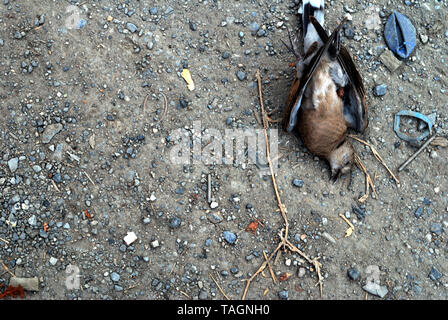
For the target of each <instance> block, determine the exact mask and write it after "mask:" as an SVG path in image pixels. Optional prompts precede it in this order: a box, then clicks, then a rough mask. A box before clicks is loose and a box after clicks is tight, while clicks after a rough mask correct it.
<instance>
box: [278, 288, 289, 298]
mask: <svg viewBox="0 0 448 320" xmlns="http://www.w3.org/2000/svg"><path fill="white" fill-rule="evenodd" d="M288 296H289V292H288V290H283V291H280V292H279V293H278V297H279V298H280V299H282V300H288Z"/></svg>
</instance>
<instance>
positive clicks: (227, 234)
mask: <svg viewBox="0 0 448 320" xmlns="http://www.w3.org/2000/svg"><path fill="white" fill-rule="evenodd" d="M222 234H223V237H224V239H225V240H226V241H227V242H228V243H229V244H234V243H235V241H236V235H235V234H234V233H233V232H230V231H224V232H223V233H222Z"/></svg>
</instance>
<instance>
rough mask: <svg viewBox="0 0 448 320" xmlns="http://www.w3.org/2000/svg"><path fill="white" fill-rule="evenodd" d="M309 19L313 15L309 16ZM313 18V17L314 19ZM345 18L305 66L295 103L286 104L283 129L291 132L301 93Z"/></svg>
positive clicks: (299, 104)
mask: <svg viewBox="0 0 448 320" xmlns="http://www.w3.org/2000/svg"><path fill="white" fill-rule="evenodd" d="M310 18H311V21H312V20H313V18H314V17H310ZM314 20H315V19H314ZM346 20H347V18H345V19H344V20H343V21H342V22H341V23H340V24H339V25H338V26H337V27H336V28H335V30H334V31H333V33H332V34H331V36H330V37H328V40H327V41H324V45H323V46H322V47H320V48H319V50H318V51H317V53H316V54H315V55H314V56H313V58H312V59H311V61H310V63H309V64H308V65H307V66H306V68H305V70H304V72H303V76H302V79H300V82H299V86H298V87H297V91H296V93H294V96H295V103H294V105H293V106H292V107H289V106H287V109H290V110H291V112H290V113H289V116H287V117H285V118H284V120H283V121H284V122H283V129H284V130H285V131H288V132H291V131H292V130H293V129H294V127H295V125H296V123H297V115H298V112H299V109H300V106H301V104H302V98H303V94H304V93H305V90H306V87H307V85H308V83H309V81H310V79H311V78H312V76H313V74H314V71H315V70H316V68H317V66H318V65H319V63H320V61H321V59H322V57H323V55H324V53H326V52H327V50H328V48H329V47H330V45H331V44H332V42H333V40H334V39H335V37H336V34H337V33H338V32H339V30H341V28H342V26H343V25H344V23H345V21H346Z"/></svg>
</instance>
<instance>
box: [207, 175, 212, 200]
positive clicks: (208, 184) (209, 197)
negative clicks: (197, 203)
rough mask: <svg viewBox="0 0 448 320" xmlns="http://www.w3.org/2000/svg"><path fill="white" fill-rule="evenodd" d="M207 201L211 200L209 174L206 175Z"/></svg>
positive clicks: (210, 179)
mask: <svg viewBox="0 0 448 320" xmlns="http://www.w3.org/2000/svg"><path fill="white" fill-rule="evenodd" d="M207 202H208V203H211V202H212V178H211V176H210V174H208V175H207Z"/></svg>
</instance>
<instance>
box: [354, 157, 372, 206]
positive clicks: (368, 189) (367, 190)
mask: <svg viewBox="0 0 448 320" xmlns="http://www.w3.org/2000/svg"><path fill="white" fill-rule="evenodd" d="M355 162H356V165H357V166H358V167H359V168H360V169H361V170H362V171H363V172H364V174H365V176H366V193H365V194H364V195H363V196H362V197H361V198H359V199H358V201H359V202H364V201H366V200H367V198H368V197H369V194H370V188H372V191H373V193H374V194H375V197H376V198H377V199H378V195H377V193H376V190H375V186H374V185H373V181H372V178H371V177H370V174H369V173H368V172H367V169H366V167H364V165H363V164H362V162H361V159H360V158H359V156H358V155H357V154H356V153H355Z"/></svg>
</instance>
